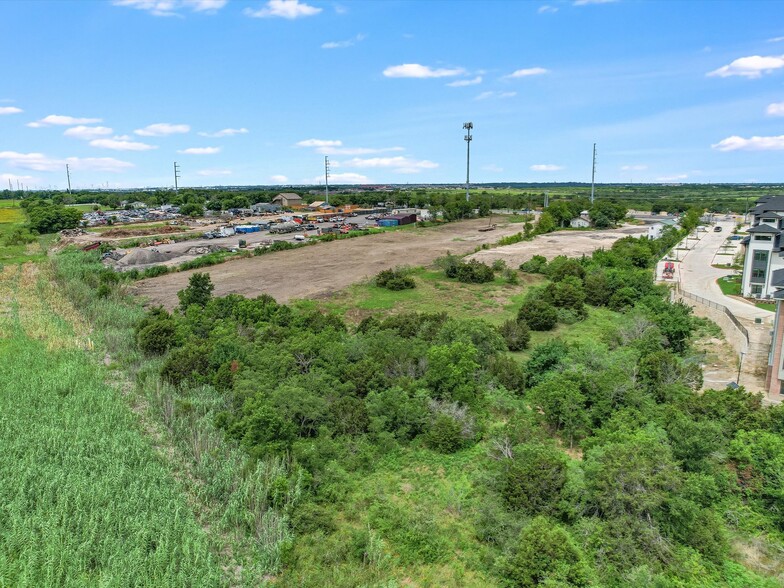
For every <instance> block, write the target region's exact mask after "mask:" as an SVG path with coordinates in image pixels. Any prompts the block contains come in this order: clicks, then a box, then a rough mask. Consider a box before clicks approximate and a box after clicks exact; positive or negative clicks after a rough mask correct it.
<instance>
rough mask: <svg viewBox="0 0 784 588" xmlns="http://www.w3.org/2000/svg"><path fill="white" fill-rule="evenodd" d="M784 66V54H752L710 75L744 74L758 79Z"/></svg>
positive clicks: (746, 76)
mask: <svg viewBox="0 0 784 588" xmlns="http://www.w3.org/2000/svg"><path fill="white" fill-rule="evenodd" d="M782 67H784V55H771V56H767V57H763V56H761V55H751V56H750V57H740V58H738V59H736V60H735V61H733V62H732V63H730V64H729V65H724V66H722V67H720V68H719V69H715V70H713V71H711V72H708V73H707V74H706V75H707V76H709V77H719V78H728V77H730V76H742V77H744V78H751V79H756V78H760V77H762V74H767V73H771V72H772V71H773V70H776V69H781V68H782Z"/></svg>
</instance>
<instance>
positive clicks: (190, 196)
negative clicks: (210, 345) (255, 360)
mask: <svg viewBox="0 0 784 588" xmlns="http://www.w3.org/2000/svg"><path fill="white" fill-rule="evenodd" d="M341 188H344V189H345V188H351V192H350V193H348V192H346V191H341ZM299 191H300V192H301V193H302V194H303V196H304V198H305V201H306V202H311V201H314V200H320V199H323V196H321V195H318V194H310V193H309V192H308V191H307V190H299ZM278 192H280V190H274V189H270V188H256V187H248V188H245V189H240V188H236V189H231V190H226V189H220V188H183V189H180V190H179V192H178V193H176V194H175V193H174V192H173V191H171V190H150V191H133V192H128V193H122V192H96V191H89V192H78V191H76V192H74V193H73V194H68V193H65V192H57V191H38V192H29V193H24V194H23V193H19V192H11V191H8V190H5V191H2V192H0V203H2V202H3V200H4V199H5V201H8V200H10V199H11V198H20V197H22V196H25V197H26V199H31V198H33V199H34V198H42V199H47V200H50V201H52V202H54V203H56V204H63V203H65V204H79V203H81V204H83V206H82V207H81V208H80V210H82V211H83V210H84V209H85V208H88V209H92V208H93V206H95V205H97V206H99V207H103V208H119V207H120V203H121V202H122V201H126V200H127V201H142V202H146V203H147V204H149V205H151V206H156V205H160V204H164V203H169V204H176V205H181V206H182V205H186V204H198V205H200V206H203V207H206V208H207V209H209V210H213V211H220V210H228V209H230V208H247V207H249V206H250V205H252V204H254V203H256V202H270V201H271V200H272V198H274V197H275V195H277V194H278ZM780 192H781V186H779V185H772V184H771V185H765V184H633V183H631V184H597V186H596V197H597V198H598V199H599V200H607V201H610V202H616V203H620V204H623V205H625V206H626V207H627V208H630V209H636V210H651V208H652V207H654V208H660V209H661V210H663V211H665V212H683V211H685V210H688V209H689V208H691V207H695V206H696V207H698V208H701V209H706V210H709V211H711V212H722V213H724V212H726V211H727V210H731V211H733V212H735V213H744V212H745V211H746V210H747V207H750V206H751V205H753V203H754V201H755V200H756V199H757V198H759V197H760V196H763V195H766V194H776V193H780ZM545 193H547V194H548V195H549V200H550V202H556V201H558V200H562V201H567V202H576V201H579V202H581V203H582V204H583V208H588V203H589V197H590V194H591V186H590V184H580V183H553V184H546V183H545V184H527V183H516V182H511V183H504V184H479V185H474V186H472V188H471V195H472V201H473V203H472V204H471V205H470V206H467V205H466V203H465V197H464V187H462V186H419V187H403V186H393V187H391V188H390V189H389V190H384V191H377V190H367V191H361V190H358V189H357V187H353V186H352V187H340V186H335V187H334V191H333V193H331V194H330V201H331V202H332V204H334V205H335V206H337V207H340V206H343V205H344V204H349V203H351V204H357V205H360V206H370V207H374V206H377V205H378V203H379V202H385V201H386V202H390V203H392V204H393V205H394V206H396V207H400V206H413V207H433V208H435V209H441V210H444V211H446V212H447V214H448V215H450V216H454V217H455V218H462V215H464V214H465V213H466V212H468V211H470V210H473V209H474V208H477V207H479V208H480V209H488V210H489V208H490V207H491V206H492V207H493V208H512V209H516V210H520V209H524V208H534V207H542V206H543V204H544V197H545Z"/></svg>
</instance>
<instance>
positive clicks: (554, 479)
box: [500, 443, 568, 514]
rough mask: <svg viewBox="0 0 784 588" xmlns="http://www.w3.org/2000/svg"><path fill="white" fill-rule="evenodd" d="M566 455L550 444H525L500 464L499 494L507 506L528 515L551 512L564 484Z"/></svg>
mask: <svg viewBox="0 0 784 588" xmlns="http://www.w3.org/2000/svg"><path fill="white" fill-rule="evenodd" d="M567 461H568V460H567V458H566V456H565V455H564V454H563V453H562V452H561V451H559V450H558V449H557V448H556V447H554V446H552V445H544V444H540V443H526V444H524V445H518V446H517V447H515V449H514V452H513V454H512V458H511V459H506V460H504V461H503V462H502V467H503V472H502V474H501V478H500V492H501V495H502V496H503V499H504V502H505V503H506V505H507V507H508V508H510V509H512V510H519V511H523V512H525V513H528V514H544V513H548V514H550V513H553V512H554V511H555V510H556V509H557V505H558V502H559V499H560V496H561V489H562V488H563V487H564V485H565V484H566V463H567Z"/></svg>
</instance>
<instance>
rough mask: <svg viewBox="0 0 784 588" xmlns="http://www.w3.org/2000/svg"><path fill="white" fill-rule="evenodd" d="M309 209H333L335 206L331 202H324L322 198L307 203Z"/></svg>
mask: <svg viewBox="0 0 784 588" xmlns="http://www.w3.org/2000/svg"><path fill="white" fill-rule="evenodd" d="M308 209H309V210H314V211H315V210H335V207H334V206H332V205H331V204H328V203H326V202H324V201H323V200H316V201H315V202H311V203H310V204H308Z"/></svg>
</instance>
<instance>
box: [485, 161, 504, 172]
mask: <svg viewBox="0 0 784 588" xmlns="http://www.w3.org/2000/svg"><path fill="white" fill-rule="evenodd" d="M482 169H483V170H485V171H489V172H493V173H495V174H498V173H501V172H502V171H504V168H502V167H499V166H497V165H496V164H494V163H490V164H488V165H484V166H482Z"/></svg>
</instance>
